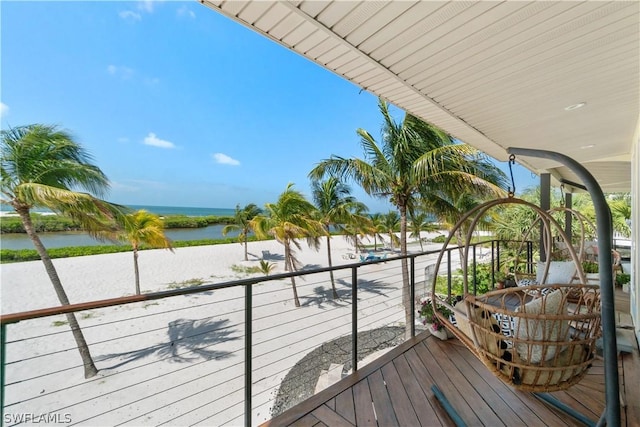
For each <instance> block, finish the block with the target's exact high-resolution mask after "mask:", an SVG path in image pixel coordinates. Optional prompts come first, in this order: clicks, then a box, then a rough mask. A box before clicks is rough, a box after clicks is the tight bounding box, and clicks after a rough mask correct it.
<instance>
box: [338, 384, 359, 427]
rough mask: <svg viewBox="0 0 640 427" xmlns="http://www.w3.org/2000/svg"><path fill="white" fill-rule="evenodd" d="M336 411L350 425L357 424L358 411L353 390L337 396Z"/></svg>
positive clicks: (350, 389)
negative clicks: (354, 402)
mask: <svg viewBox="0 0 640 427" xmlns="http://www.w3.org/2000/svg"><path fill="white" fill-rule="evenodd" d="M334 400H335V403H336V405H335V410H336V412H337V413H338V414H340V415H342V416H343V417H344V418H345V419H347V420H348V421H349V422H350V423H352V424H355V423H356V409H355V407H354V404H353V388H348V389H346V390H345V391H343V392H342V393H340V394H339V395H337V396H336V398H335V399H334Z"/></svg>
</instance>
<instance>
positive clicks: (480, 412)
mask: <svg viewBox="0 0 640 427" xmlns="http://www.w3.org/2000/svg"><path fill="white" fill-rule="evenodd" d="M429 349H430V350H431V353H432V354H433V356H434V357H435V360H437V361H438V362H439V363H440V364H441V365H442V368H443V369H444V371H445V373H446V374H447V376H448V377H449V379H450V380H451V382H453V384H454V385H455V386H456V388H457V389H458V392H459V394H460V395H461V396H462V398H463V399H465V400H466V401H467V403H469V406H471V408H473V410H474V412H475V414H476V416H477V417H478V418H480V422H481V423H482V424H483V425H487V426H499V425H504V424H503V422H502V421H501V420H500V417H498V416H497V415H496V413H495V412H494V410H493V407H492V406H491V403H492V402H490V401H486V403H487V404H486V405H485V404H481V403H482V402H483V400H484V396H483V395H482V394H480V393H479V392H478V391H477V390H476V389H475V388H474V387H473V385H472V384H471V383H470V382H469V380H468V379H467V378H465V376H464V375H463V374H462V373H461V372H460V371H459V370H458V367H457V365H458V363H457V361H458V360H459V358H454V355H455V354H456V353H453V352H445V351H444V349H443V343H442V342H441V341H438V340H434V342H433V343H432V344H431V345H430V346H429Z"/></svg>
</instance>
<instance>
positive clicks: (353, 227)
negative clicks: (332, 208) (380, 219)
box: [340, 203, 373, 253]
mask: <svg viewBox="0 0 640 427" xmlns="http://www.w3.org/2000/svg"><path fill="white" fill-rule="evenodd" d="M368 210H369V209H368V208H367V206H366V205H365V204H364V203H356V204H354V205H353V206H350V208H349V211H350V215H349V218H348V221H347V222H346V223H345V224H342V225H341V227H340V229H341V231H342V232H344V238H345V240H346V241H347V242H349V243H352V244H353V247H354V250H355V253H358V250H360V249H362V243H361V238H364V237H365V236H367V235H369V234H371V232H372V231H371V230H372V228H373V223H372V222H371V218H369V217H368V216H367V212H368Z"/></svg>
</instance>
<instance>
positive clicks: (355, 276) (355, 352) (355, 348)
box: [351, 267, 358, 372]
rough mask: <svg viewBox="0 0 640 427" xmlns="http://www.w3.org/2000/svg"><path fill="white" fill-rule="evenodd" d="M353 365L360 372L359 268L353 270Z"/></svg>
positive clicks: (354, 369)
mask: <svg viewBox="0 0 640 427" xmlns="http://www.w3.org/2000/svg"><path fill="white" fill-rule="evenodd" d="M351 364H352V365H353V372H355V371H357V370H358V267H353V268H352V269H351Z"/></svg>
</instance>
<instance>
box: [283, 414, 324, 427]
mask: <svg viewBox="0 0 640 427" xmlns="http://www.w3.org/2000/svg"><path fill="white" fill-rule="evenodd" d="M318 422H320V420H319V419H317V418H316V417H314V416H313V415H311V414H307V415H305V416H304V417H302V418H299V419H298V420H296V422H294V423H293V424H290V425H291V426H292V427H313V426H315V425H316V424H317V423H318Z"/></svg>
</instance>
